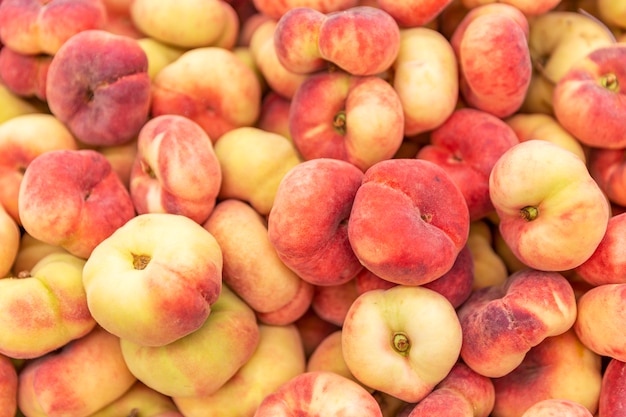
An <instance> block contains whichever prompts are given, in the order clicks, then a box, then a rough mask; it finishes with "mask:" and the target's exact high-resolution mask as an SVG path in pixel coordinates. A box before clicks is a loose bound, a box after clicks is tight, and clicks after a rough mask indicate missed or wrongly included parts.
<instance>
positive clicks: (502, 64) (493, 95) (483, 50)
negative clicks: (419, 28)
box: [450, 3, 532, 118]
mask: <svg viewBox="0 0 626 417" xmlns="http://www.w3.org/2000/svg"><path fill="white" fill-rule="evenodd" d="M495 5H498V7H497V8H492V9H491V10H490V11H489V12H481V10H480V9H481V8H480V7H478V8H476V9H474V13H472V11H470V12H469V13H468V14H467V15H466V16H465V18H464V19H463V20H464V22H463V21H462V22H461V23H460V24H459V26H458V27H457V29H456V30H455V32H454V34H453V35H452V38H451V40H450V42H451V45H452V46H453V48H454V50H455V53H456V56H457V60H458V62H459V75H460V81H459V90H460V94H461V95H462V97H463V99H464V101H465V102H466V103H467V105H468V106H470V107H474V108H477V109H480V110H483V111H486V112H488V113H491V114H493V115H494V116H497V117H500V118H504V117H508V116H511V115H512V114H513V113H515V112H516V111H517V110H519V108H520V107H521V105H522V104H523V102H524V98H525V97H526V92H527V90H528V86H529V85H530V80H531V77H532V62H531V58H530V52H529V49H528V38H527V33H528V22H527V20H526V19H525V17H524V15H523V14H522V12H521V11H519V10H518V9H516V8H515V7H513V6H508V5H506V4H504V3H495ZM483 7H485V6H483ZM500 9H508V10H506V11H504V12H503V11H501V10H500ZM511 14H517V16H511Z"/></svg>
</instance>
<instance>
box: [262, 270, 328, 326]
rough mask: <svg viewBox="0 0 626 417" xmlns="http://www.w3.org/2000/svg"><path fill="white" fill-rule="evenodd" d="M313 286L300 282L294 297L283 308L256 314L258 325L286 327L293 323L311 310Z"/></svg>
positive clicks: (313, 293) (303, 281)
mask: <svg viewBox="0 0 626 417" xmlns="http://www.w3.org/2000/svg"><path fill="white" fill-rule="evenodd" d="M315 287H316V286H315V285H313V284H311V283H309V282H307V281H305V280H300V286H299V287H298V292H296V295H295V296H294V297H293V298H292V299H291V300H290V301H289V302H288V303H287V304H285V305H284V306H282V307H280V308H278V309H276V310H274V311H268V312H259V311H257V312H256V316H257V319H258V321H259V323H263V324H269V325H272V326H286V325H288V324H292V323H295V322H296V321H297V320H298V319H300V318H301V317H302V316H304V314H305V313H306V312H307V311H308V310H309V309H310V308H311V303H312V302H313V296H314V295H315Z"/></svg>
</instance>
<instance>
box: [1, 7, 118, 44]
mask: <svg viewBox="0 0 626 417" xmlns="http://www.w3.org/2000/svg"><path fill="white" fill-rule="evenodd" d="M106 21H107V13H106V8H105V6H104V3H103V2H102V1H101V0H60V1H59V0H55V1H47V2H41V1H36V0H3V1H2V2H0V41H1V42H2V43H3V44H4V45H6V46H7V47H9V48H11V49H13V50H14V51H17V52H20V53H22V54H31V55H36V54H41V53H44V54H49V55H54V54H55V53H56V52H57V51H58V50H59V48H60V47H61V45H63V44H64V43H65V42H66V41H67V40H68V39H69V38H71V37H72V36H74V35H75V34H76V33H79V32H82V31H84V30H90V29H101V28H102V27H103V26H104V24H105V23H106Z"/></svg>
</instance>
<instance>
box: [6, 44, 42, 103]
mask: <svg viewBox="0 0 626 417" xmlns="http://www.w3.org/2000/svg"><path fill="white" fill-rule="evenodd" d="M50 62H52V55H45V54H42V55H26V54H21V53H19V52H16V51H14V50H13V49H11V48H8V47H6V48H1V49H0V79H1V80H2V82H3V83H4V85H6V86H7V87H8V88H9V89H10V90H11V91H12V92H13V93H15V94H17V95H19V96H21V97H27V98H37V99H39V100H42V101H46V78H47V75H48V68H49V67H50Z"/></svg>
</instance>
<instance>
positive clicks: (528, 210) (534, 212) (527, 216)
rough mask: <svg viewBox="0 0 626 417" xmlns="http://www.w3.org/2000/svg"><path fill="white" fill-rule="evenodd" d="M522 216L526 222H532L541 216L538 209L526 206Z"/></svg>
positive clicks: (522, 210) (521, 211) (521, 212)
mask: <svg viewBox="0 0 626 417" xmlns="http://www.w3.org/2000/svg"><path fill="white" fill-rule="evenodd" d="M520 214H521V215H522V218H523V219H524V220H526V221H528V222H532V221H533V220H535V219H536V218H537V216H538V215H539V210H538V209H537V207H533V206H526V207H524V208H523V209H521V210H520Z"/></svg>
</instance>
